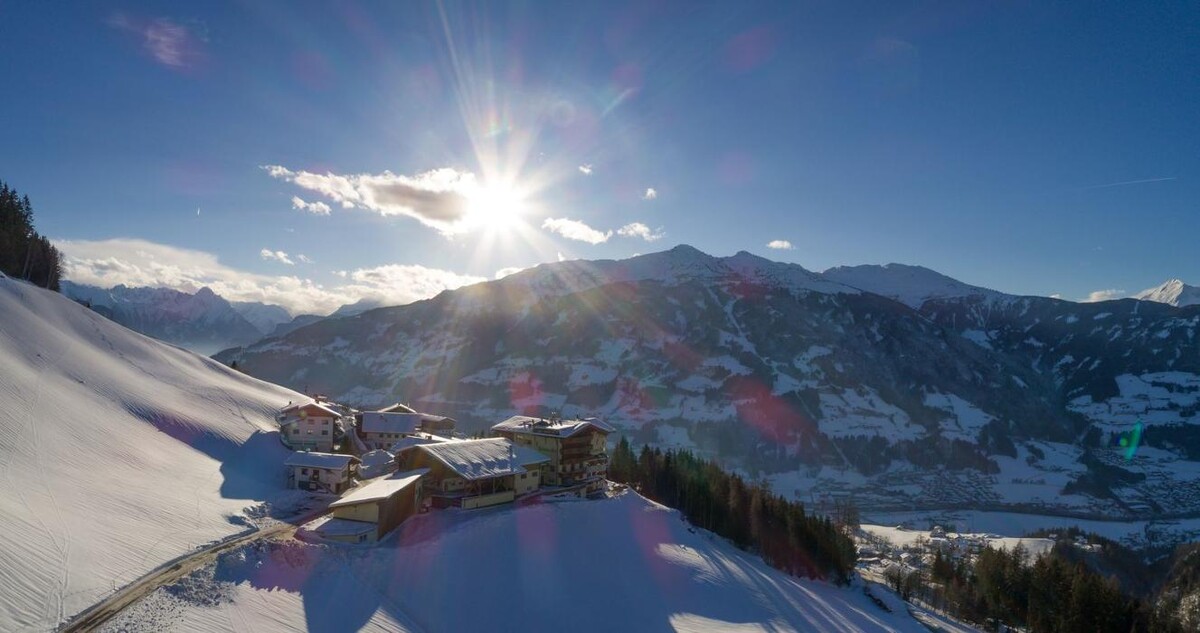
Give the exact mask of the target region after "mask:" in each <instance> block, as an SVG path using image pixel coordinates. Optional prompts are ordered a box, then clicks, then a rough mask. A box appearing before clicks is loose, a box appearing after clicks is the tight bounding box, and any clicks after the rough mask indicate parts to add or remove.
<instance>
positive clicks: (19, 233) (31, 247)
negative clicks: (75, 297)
mask: <svg viewBox="0 0 1200 633" xmlns="http://www.w3.org/2000/svg"><path fill="white" fill-rule="evenodd" d="M0 272H3V273H4V274H5V275H8V276H9V277H17V278H19V279H25V280H28V281H30V282H31V283H34V284H37V285H38V286H41V287H43V288H49V289H50V290H58V282H59V281H60V280H61V279H62V255H61V254H60V253H59V252H58V249H57V248H55V247H54V245H53V244H51V243H50V240H48V239H46V238H45V237H44V236H42V235H40V234H39V233H38V232H37V231H35V230H34V228H33V205H32V204H30V202H29V196H22V195H20V194H19V193H17V190H16V189H12V188H10V187H9V186H8V184H7V183H5V182H3V181H0Z"/></svg>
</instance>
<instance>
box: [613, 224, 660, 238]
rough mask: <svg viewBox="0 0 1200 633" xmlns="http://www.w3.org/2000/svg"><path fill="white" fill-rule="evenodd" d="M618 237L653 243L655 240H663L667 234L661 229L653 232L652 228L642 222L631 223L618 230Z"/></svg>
mask: <svg viewBox="0 0 1200 633" xmlns="http://www.w3.org/2000/svg"><path fill="white" fill-rule="evenodd" d="M617 235H621V236H623V237H640V238H642V239H643V240H646V241H647V242H653V241H655V240H661V239H662V238H663V237H664V236H666V233H663V230H662V229H661V228H659V229H658V230H651V228H650V227H648V226H646V225H645V224H642V223H641V222H631V223H629V224H626V225H625V226H623V227H621V228H619V229H617Z"/></svg>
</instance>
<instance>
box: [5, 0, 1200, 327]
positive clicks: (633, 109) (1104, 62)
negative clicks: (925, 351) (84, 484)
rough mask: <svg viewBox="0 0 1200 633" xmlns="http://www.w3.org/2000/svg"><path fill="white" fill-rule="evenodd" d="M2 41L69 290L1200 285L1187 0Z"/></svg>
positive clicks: (120, 32) (553, 15)
mask: <svg viewBox="0 0 1200 633" xmlns="http://www.w3.org/2000/svg"><path fill="white" fill-rule="evenodd" d="M1126 5H1128V6H1126ZM1135 5H1136V6H1135ZM0 16H2V17H3V20H4V22H5V23H6V25H7V28H6V29H5V30H4V32H5V37H4V38H0V69H2V70H3V75H4V77H5V78H6V81H5V84H6V91H5V92H6V96H5V97H4V98H3V99H0V121H3V122H4V125H3V130H4V132H3V145H4V151H3V152H0V179H4V180H5V181H7V182H8V183H9V184H10V185H12V186H14V187H16V188H17V189H19V190H20V191H22V192H24V193H27V194H29V195H30V197H31V198H32V199H33V202H34V207H35V212H36V219H37V223H38V228H39V230H41V231H42V232H43V233H45V234H47V235H49V236H51V237H52V238H53V239H56V240H60V243H61V244H62V246H63V248H64V250H65V251H66V252H67V254H68V255H69V256H70V257H71V258H72V262H73V267H72V271H71V274H72V275H73V276H74V277H75V278H76V279H79V280H81V281H89V282H93V283H107V284H112V283H117V282H125V283H143V284H145V283H152V284H159V285H172V286H177V287H182V288H191V289H194V286H195V285H196V284H198V283H207V284H209V285H212V286H213V287H214V288H215V289H216V290H217V291H218V292H221V293H222V294H227V295H230V296H231V297H232V298H238V299H262V300H268V301H276V302H282V303H285V304H286V305H287V306H288V307H290V308H292V309H293V310H294V311H307V310H318V311H320V310H327V309H332V307H334V306H335V305H336V303H338V302H340V301H341V300H342V299H357V298H363V297H366V298H383V299H388V300H405V299H409V300H411V299H413V298H419V297H421V296H428V295H431V294H433V293H435V292H436V291H437V290H439V289H441V288H443V287H446V286H453V285H457V284H461V283H465V282H468V281H474V280H477V279H481V278H493V277H494V276H495V275H496V273H497V272H498V271H501V270H502V269H507V268H519V267H527V266H531V265H535V264H538V263H541V262H546V261H554V260H556V259H558V258H559V257H568V258H588V259H592V258H620V257H627V256H630V255H633V254H635V253H645V252H650V251H655V250H662V249H665V248H670V247H671V246H673V245H676V244H680V243H687V244H691V245H693V246H696V247H697V248H700V249H701V250H704V251H706V252H709V253H712V254H716V255H729V254H732V253H734V252H736V251H739V250H748V251H751V252H753V253H757V254H760V255H763V256H766V257H769V258H771V259H776V260H781V261H789V262H795V263H798V264H801V265H803V266H805V267H807V268H809V269H813V270H824V269H825V268H828V267H830V266H836V265H845V264H858V263H886V262H902V263H911V264H921V265H924V266H928V267H930V268H933V269H935V270H938V271H940V272H943V273H946V274H948V275H951V276H953V277H956V278H959V279H961V280H963V281H967V282H969V283H974V284H978V285H983V286H988V287H992V288H996V289H998V290H1002V291H1006V292H1014V293H1027V294H1042V295H1050V294H1060V295H1062V296H1064V297H1065V298H1072V299H1077V298H1082V297H1085V296H1087V295H1088V294H1089V293H1091V292H1093V291H1097V290H1104V289H1112V290H1116V291H1121V292H1117V293H1116V294H1123V293H1131V292H1134V291H1137V290H1141V289H1143V288H1146V287H1149V286H1153V285H1157V284H1158V283H1160V282H1162V281H1164V280H1166V279H1168V278H1171V277H1178V278H1182V279H1184V280H1185V281H1188V282H1190V283H1193V284H1195V283H1200V255H1198V254H1197V252H1196V249H1195V243H1196V238H1195V236H1197V235H1200V209H1197V201H1198V200H1200V185H1198V184H1197V183H1198V180H1197V177H1198V176H1200V152H1198V151H1197V148H1198V147H1200V117H1198V116H1197V115H1196V107H1197V106H1196V104H1198V103H1200V79H1198V77H1200V75H1197V73H1196V70H1195V69H1196V68H1197V67H1198V66H1200V44H1198V42H1200V36H1198V35H1200V6H1198V5H1196V4H1195V3H1191V2H1178V3H1173V2H1161V3H1061V4H1051V3H1041V2H1036V3H1004V4H996V3H975V2H948V3H905V2H892V3H866V4H857V3H843V2H833V3H828V2H821V3H797V2H789V3H778V4H775V3H712V4H705V5H697V4H695V3H688V2H684V3H671V2H634V3H628V4H626V3H617V2H604V3H599V2H595V3H584V2H569V3H519V4H506V5H500V4H499V3H492V4H463V3H445V4H444V5H442V6H440V7H439V5H437V4H416V3H384V2H379V3H372V2H337V3H325V2H276V3H269V2H254V3H190V4H184V5H180V4H178V3H134V2H127V3H112V4H109V3H100V2H95V3H84V4H76V3H70V4H68V3H12V2H7V3H0ZM585 172H587V173H585ZM651 191H652V192H653V193H652V194H650V192H651ZM648 194H650V195H648ZM293 198H298V199H299V202H298V203H294V201H293ZM317 203H320V204H317ZM297 206H299V207H301V208H297ZM622 229H624V230H622ZM775 241H786V242H787V243H789V244H790V245H791V247H790V248H785V249H773V248H769V247H768V244H769V243H771V242H775ZM301 255H303V258H301ZM289 262H290V263H289Z"/></svg>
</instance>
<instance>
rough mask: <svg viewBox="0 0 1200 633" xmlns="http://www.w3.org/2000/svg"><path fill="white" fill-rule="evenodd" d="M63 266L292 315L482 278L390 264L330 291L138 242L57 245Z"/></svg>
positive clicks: (105, 279)
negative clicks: (199, 292) (275, 308)
mask: <svg viewBox="0 0 1200 633" xmlns="http://www.w3.org/2000/svg"><path fill="white" fill-rule="evenodd" d="M54 245H55V246H56V247H58V248H59V249H60V250H61V251H62V252H63V253H64V254H65V259H66V265H65V268H66V272H65V277H66V278H67V279H69V280H71V281H74V282H76V283H81V284H90V285H94V286H100V287H102V288H111V287H113V286H115V285H117V284H124V285H126V286H153V287H161V288H174V289H176V290H182V291H184V292H195V291H197V290H199V289H200V288H203V287H205V286H207V287H209V288H211V289H212V290H213V292H216V293H217V294H219V295H221V296H222V297H224V298H226V299H228V300H230V301H260V302H263V303H274V304H277V305H280V306H283V307H284V308H286V309H287V310H288V311H289V312H291V313H292V314H329V313H330V312H333V311H334V310H336V309H337V308H338V307H339V306H342V305H344V304H347V303H356V302H358V301H361V300H363V299H369V300H371V301H373V302H376V303H379V304H381V305H402V304H405V303H411V302H413V301H417V300H420V299H427V298H429V297H432V296H434V295H436V294H437V293H439V292H441V291H443V290H446V289H449V288H457V287H460V286H464V285H467V284H471V283H476V282H479V281H484V279H483V278H482V277H473V276H470V275H459V274H456V273H453V272H450V271H446V270H439V269H435V268H426V267H424V266H399V265H389V266H380V267H377V268H362V269H358V270H355V271H353V272H348V271H344V270H343V271H335V272H334V273H333V274H334V275H336V276H338V277H340V278H343V279H348V280H349V281H348V283H343V284H342V285H339V286H335V287H325V286H323V285H321V284H319V283H316V282H314V281H313V280H311V279H303V278H300V277H296V276H274V275H260V274H257V273H251V272H247V271H244V270H237V269H234V268H230V267H228V266H226V265H224V264H222V263H220V261H218V260H217V258H216V256H214V255H213V254H211V253H206V252H203V251H196V250H191V249H186V248H178V247H175V246H168V245H166V244H156V243H154V242H148V241H145V240H140V239H110V240H99V241H90V240H56V241H55V242H54Z"/></svg>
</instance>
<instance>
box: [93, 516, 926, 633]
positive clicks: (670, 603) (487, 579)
mask: <svg viewBox="0 0 1200 633" xmlns="http://www.w3.org/2000/svg"><path fill="white" fill-rule="evenodd" d="M138 626H142V627H147V626H149V627H151V628H156V629H165V628H171V629H172V630H182V631H259V630H304V629H307V630H323V631H353V630H374V631H384V630H391V631H395V630H401V631H429V632H434V631H551V630H554V631H559V630H568V631H581V632H583V631H721V632H724V631H843V632H849V631H884V630H891V631H914V632H916V631H925V630H926V629H925V628H923V627H922V625H920V624H919V623H918V622H917V621H916V620H915V619H913V618H912V617H911V616H910V615H909V614H908V613H906V612H904V611H897V612H895V613H887V612H885V611H883V610H881V609H879V608H878V607H877V606H875V605H874V604H873V603H872V602H871V601H870V600H869V599H868V598H867V597H866V596H864V595H863V593H862V591H861V590H859V589H855V588H839V587H836V586H834V585H830V584H827V583H823V582H817V581H808V580H799V579H796V578H792V577H789V576H786V575H784V574H783V573H781V572H779V571H777V570H774V569H771V568H769V567H767V566H766V565H764V564H763V562H762V561H761V560H760V559H759V558H757V557H755V556H752V555H749V554H746V553H745V552H742V551H740V550H737V549H736V548H734V547H732V546H730V545H728V544H726V543H724V542H723V541H721V540H720V539H717V538H715V537H713V536H711V535H709V534H707V533H705V532H704V531H702V530H697V529H695V528H691V527H689V526H688V524H687V523H685V522H683V521H681V520H680V518H679V514H678V513H677V512H675V511H673V510H670V509H667V508H664V507H663V506H660V505H657V504H655V503H652V502H650V501H647V500H645V499H643V498H642V497H640V496H638V495H636V494H633V493H626V494H624V495H620V496H618V497H614V498H611V499H606V500H599V501H575V502H564V503H557V504H555V503H547V504H541V505H534V506H526V507H512V506H508V507H499V508H492V509H488V510H472V511H458V510H447V511H439V512H433V513H430V514H427V515H420V516H417V517H414V518H412V519H410V520H409V521H408V522H407V523H405V524H404V525H403V526H401V528H400V531H399V533H398V534H397V535H396V536H393V537H391V538H390V539H388V540H387V541H385V542H384V543H381V544H380V545H379V546H377V547H370V548H365V547H354V546H328V547H326V546H315V545H305V544H301V543H297V542H294V541H292V542H282V543H281V542H275V543H259V544H257V545H252V546H248V547H247V548H244V549H242V550H238V551H234V552H231V553H229V554H226V555H223V556H222V557H221V558H220V559H219V560H218V561H217V562H216V563H215V564H214V565H212V566H210V567H208V568H207V569H204V570H201V571H199V572H197V573H195V574H193V575H192V576H191V577H189V578H187V579H185V580H183V581H181V582H180V583H178V584H176V585H174V586H170V587H166V588H163V589H160V590H159V591H158V592H157V593H155V594H154V595H152V596H151V597H149V598H148V599H147V600H146V601H145V602H143V603H142V604H140V605H138V606H136V607H135V608H134V609H132V610H131V611H129V612H127V613H126V614H124V616H123V617H122V618H119V619H118V620H115V621H113V622H112V623H111V624H110V626H109V630H113V631H116V630H121V629H122V627H138Z"/></svg>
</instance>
